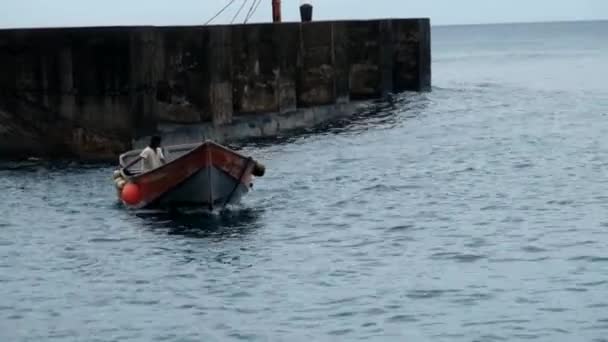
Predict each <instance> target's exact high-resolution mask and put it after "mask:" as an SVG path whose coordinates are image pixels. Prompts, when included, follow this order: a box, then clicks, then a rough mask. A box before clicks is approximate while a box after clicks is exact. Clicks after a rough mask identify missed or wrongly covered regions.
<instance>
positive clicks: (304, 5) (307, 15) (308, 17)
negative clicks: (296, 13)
mask: <svg viewBox="0 0 608 342" xmlns="http://www.w3.org/2000/svg"><path fill="white" fill-rule="evenodd" d="M300 17H301V18H302V21H303V22H309V21H312V4H311V3H310V1H308V0H304V1H301V2H300Z"/></svg>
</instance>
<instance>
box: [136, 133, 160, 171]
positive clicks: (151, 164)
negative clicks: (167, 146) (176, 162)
mask: <svg viewBox="0 0 608 342" xmlns="http://www.w3.org/2000/svg"><path fill="white" fill-rule="evenodd" d="M160 144H161V138H160V137H158V136H154V137H152V139H150V145H148V146H147V147H146V148H144V150H143V151H141V153H140V154H139V157H140V158H141V160H142V170H143V171H144V172H146V171H150V170H153V169H156V168H157V167H161V166H162V165H163V164H164V163H165V156H164V154H163V150H162V148H161V147H160Z"/></svg>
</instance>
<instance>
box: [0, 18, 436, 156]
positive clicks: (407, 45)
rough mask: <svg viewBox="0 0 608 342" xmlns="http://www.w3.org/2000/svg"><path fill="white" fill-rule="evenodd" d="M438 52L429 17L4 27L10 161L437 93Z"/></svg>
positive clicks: (4, 124)
mask: <svg viewBox="0 0 608 342" xmlns="http://www.w3.org/2000/svg"><path fill="white" fill-rule="evenodd" d="M430 50H431V48H430V22H429V20H428V19H391V20H370V21H335V22H311V23H282V24H251V25H230V26H197V27H91V28H60V29H15V30H0V156H4V157H6V156H8V157H19V156H29V155H36V156H75V157H79V158H83V159H112V158H115V157H116V155H117V154H119V153H121V152H123V151H125V150H127V149H129V148H131V147H132V146H133V145H134V144H137V142H138V141H141V140H142V139H145V138H146V137H147V136H148V135H150V134H159V133H160V134H162V135H167V136H168V137H169V136H170V140H171V141H174V142H185V141H187V140H192V139H200V138H201V137H208V138H214V139H217V140H220V141H222V140H232V139H243V138H248V137H253V136H263V135H273V134H277V133H278V132H280V131H283V130H286V129H289V128H290V127H291V128H293V127H300V126H307V125H314V124H318V123H320V122H322V121H325V120H329V119H331V118H332V117H333V116H335V115H347V114H348V113H349V112H351V111H352V110H353V109H354V108H355V107H356V104H357V101H360V100H368V99H375V98H380V97H382V96H384V95H386V94H387V93H391V92H393V93H395V92H401V91H406V90H411V91H427V90H430V87H431V51H430ZM264 125H266V126H264ZM247 127H249V128H247ZM260 127H262V128H260ZM263 127H266V129H264V128H263ZM180 132H181V133H180ZM184 132H186V133H184Z"/></svg>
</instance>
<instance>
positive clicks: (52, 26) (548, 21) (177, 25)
mask: <svg viewBox="0 0 608 342" xmlns="http://www.w3.org/2000/svg"><path fill="white" fill-rule="evenodd" d="M396 19H429V20H430V22H431V27H463V26H493V25H534V24H536V25H538V24H574V23H594V22H595V23H597V22H608V18H605V19H565V20H546V21H504V22H478V23H450V24H433V19H432V18H430V17H416V18H391V17H386V18H380V17H378V18H353V19H323V20H317V22H331V21H368V20H370V21H373V20H396ZM299 22H300V21H284V22H282V23H284V24H289V23H291V24H293V23H299ZM247 24H249V25H255V24H273V22H271V21H260V22H255V21H254V22H249V23H247ZM247 24H245V25H247ZM230 25H243V24H214V25H203V24H163V25H156V24H135V25H133V24H107V25H95V24H94V25H86V26H85V25H74V26H59V25H51V26H0V30H27V29H55V28H57V29H60V28H116V27H180V26H184V27H188V26H190V27H192V26H230Z"/></svg>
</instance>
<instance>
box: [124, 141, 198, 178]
mask: <svg viewBox="0 0 608 342" xmlns="http://www.w3.org/2000/svg"><path fill="white" fill-rule="evenodd" d="M200 145H201V143H194V144H184V145H172V146H163V147H162V149H163V154H164V155H165V159H166V160H167V163H170V162H172V161H174V160H175V159H177V158H179V157H181V156H183V155H184V154H186V153H188V152H190V151H192V150H193V149H195V148H197V147H199V146H200ZM141 151H143V149H137V150H131V151H128V152H125V153H123V154H121V155H120V157H119V163H120V168H121V169H123V172H124V173H125V174H126V175H128V176H135V175H139V174H141V173H142V163H141V162H138V163H135V164H133V165H132V166H130V167H129V168H128V169H124V166H125V165H128V164H129V163H130V162H131V161H133V160H134V159H136V158H137V157H138V156H139V154H140V153H141Z"/></svg>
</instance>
